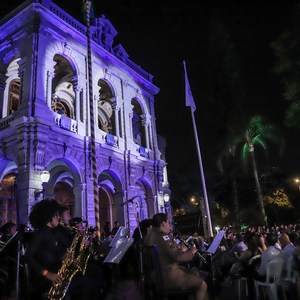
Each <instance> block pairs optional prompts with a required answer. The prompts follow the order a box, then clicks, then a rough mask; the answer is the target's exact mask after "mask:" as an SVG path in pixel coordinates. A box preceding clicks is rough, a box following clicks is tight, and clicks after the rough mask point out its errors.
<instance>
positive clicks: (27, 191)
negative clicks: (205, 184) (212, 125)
mask: <svg viewBox="0 0 300 300" xmlns="http://www.w3.org/2000/svg"><path fill="white" fill-rule="evenodd" d="M0 22H1V23H0V45H1V46H0V56H1V69H0V101H1V102H0V114H1V119H0V147H1V148H0V176H1V177H0V179H1V191H0V200H1V205H2V215H1V218H2V220H1V223H5V221H8V220H13V221H15V220H16V211H17V208H18V210H19V217H20V218H19V221H20V223H27V222H28V215H29V212H30V209H31V207H32V205H34V204H35V203H36V201H39V200H41V199H42V196H43V195H44V196H45V197H47V196H48V197H55V198H56V199H57V200H58V201H59V202H62V203H64V204H66V205H69V206H70V207H71V212H72V215H73V216H81V217H82V218H84V219H86V220H87V221H88V223H89V225H90V226H92V225H95V211H94V199H93V180H92V170H91V163H90V161H91V156H90V155H91V153H90V128H91V126H90V120H91V118H90V113H89V99H88V95H89V93H88V76H87V65H86V61H87V59H86V58H87V50H86V45H87V41H86V35H85V32H86V28H85V26H84V25H83V24H82V23H80V22H78V21H77V20H76V19H74V18H73V17H72V16H70V15H69V14H68V13H67V12H66V11H64V10H62V9H61V8H60V7H59V6H57V5H56V4H55V3H53V2H52V1H51V0H40V1H39V3H37V1H33V0H32V1H25V2H24V3H23V4H22V5H21V6H19V7H18V8H16V9H15V10H14V11H13V12H11V13H10V14H8V15H7V16H6V17H5V18H4V19H2V20H1V21H0ZM116 35H117V31H116V29H115V28H114V27H113V25H112V24H111V23H110V21H109V20H108V19H106V18H105V17H101V18H98V19H95V20H93V21H92V26H91V39H92V41H91V47H92V61H93V63H92V70H93V95H94V98H93V99H92V101H93V105H94V119H95V128H96V129H95V139H96V155H97V178H98V179H97V181H98V187H99V203H100V222H101V226H102V224H105V222H106V221H110V223H111V224H113V223H114V221H116V220H118V221H119V222H120V224H121V225H124V226H129V227H130V229H131V231H132V230H133V229H134V228H135V227H136V226H137V222H138V221H139V220H142V219H144V218H149V217H152V215H153V214H154V213H156V212H159V211H161V209H162V207H164V206H165V205H166V203H164V200H163V199H164V195H165V194H166V193H168V194H170V190H169V185H168V180H167V170H166V162H165V157H164V148H165V141H164V140H163V139H162V138H161V137H159V138H158V136H157V133H156V124H155V111H154V96H155V95H156V94H157V93H158V92H159V89H158V88H157V87H156V86H155V85H154V84H153V83H152V75H151V74H149V73H147V72H145V71H144V70H143V69H141V68H140V67H139V66H137V65H136V64H135V63H134V62H132V61H131V60H130V59H129V56H128V54H127V53H126V51H125V50H124V48H123V47H122V45H116V46H115V45H114V38H115V36H116ZM158 141H159V142H158ZM43 170H47V171H49V172H50V179H49V181H48V183H46V184H42V179H41V176H40V175H41V172H42V171H43ZM14 182H15V184H13V183H14ZM42 186H44V190H43V193H40V191H41V189H42ZM16 199H17V201H16ZM130 199H132V201H128V200H130ZM123 203H127V204H126V205H122V204H123Z"/></svg>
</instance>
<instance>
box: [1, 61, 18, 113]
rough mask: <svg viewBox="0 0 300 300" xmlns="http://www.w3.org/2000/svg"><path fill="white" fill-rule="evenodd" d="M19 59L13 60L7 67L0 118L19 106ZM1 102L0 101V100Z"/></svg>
mask: <svg viewBox="0 0 300 300" xmlns="http://www.w3.org/2000/svg"><path fill="white" fill-rule="evenodd" d="M19 60H20V59H19V58H17V59H14V60H13V61H11V62H10V64H9V65H8V66H7V72H6V74H5V75H6V78H7V79H6V81H5V90H4V95H3V102H2V103H3V106H2V109H3V110H2V117H6V116H7V115H10V114H12V113H13V112H15V111H17V110H18V108H19V106H20V100H21V99H20V85H21V83H20V77H19V65H18V61H19ZM1 100H2V99H1Z"/></svg>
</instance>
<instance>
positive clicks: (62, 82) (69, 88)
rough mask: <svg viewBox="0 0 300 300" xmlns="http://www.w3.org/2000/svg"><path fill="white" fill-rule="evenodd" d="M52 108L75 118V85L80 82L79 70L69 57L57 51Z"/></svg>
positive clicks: (54, 59) (54, 58)
mask: <svg viewBox="0 0 300 300" xmlns="http://www.w3.org/2000/svg"><path fill="white" fill-rule="evenodd" d="M53 61H54V62H55V65H54V76H53V79H52V97H51V108H52V109H53V110H54V111H55V112H57V113H58V114H61V115H65V116H67V117H69V118H71V119H74V118H75V87H76V86H77V84H78V77H77V70H76V68H75V65H74V64H73V62H72V60H71V59H69V57H67V56H65V55H63V54H59V53H56V54H55V55H54V56H53Z"/></svg>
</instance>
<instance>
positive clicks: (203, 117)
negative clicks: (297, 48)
mask: <svg viewBox="0 0 300 300" xmlns="http://www.w3.org/2000/svg"><path fill="white" fill-rule="evenodd" d="M14 1H15V2H20V1H16V0H12V1H10V4H3V3H1V8H2V6H4V5H6V6H8V5H13V4H12V3H13V2H14ZM1 2H2V1H1ZM55 2H56V3H58V2H59V0H57V1H55ZM75 2H77V3H80V1H78V0H77V1H75V0H72V1H69V0H64V1H61V3H63V5H64V6H68V4H69V3H72V4H71V5H70V9H71V8H72V9H73V10H74V4H75ZM246 2H247V3H246ZM297 2H298V1H296V0H295V1H287V0H285V1H279V0H278V1H262V0H259V1H256V0H253V1H240V0H239V1H238V0H236V1H224V0H223V1H211V0H206V1H195V0H192V1H190V0H186V1H182V0H181V1H179V0H172V1H170V0H160V1H157V0H152V1H140V0H127V1H123V0H119V1H116V0H115V1H114V0H110V1H108V0H95V4H96V12H97V14H98V15H100V14H104V15H105V16H106V18H108V19H109V20H110V21H111V22H112V24H113V25H114V26H115V28H116V30H117V31H118V36H117V38H116V40H115V42H116V43H115V44H117V43H121V44H122V45H123V47H124V48H125V50H126V51H127V53H128V54H129V56H130V59H131V60H133V61H134V62H135V63H136V64H138V65H140V66H141V67H142V68H143V69H144V70H146V71H148V72H149V73H151V74H152V75H154V84H155V85H157V86H158V87H159V88H160V92H159V94H158V95H157V96H156V98H155V99H156V100H155V102H156V104H155V105H156V121H157V129H158V133H159V134H161V135H163V136H165V137H166V140H167V152H166V156H167V157H166V159H167V162H168V173H169V181H170V187H171V189H172V192H173V197H174V198H175V197H179V198H180V197H187V196H189V195H192V194H194V193H199V190H201V180H200V172H199V163H198V158H197V152H196V146H195V140H194V133H193V127H192V120H191V113H190V109H189V108H187V107H185V95H184V73H183V66H182V61H183V60H186V63H187V68H188V76H189V80H190V85H191V89H192V92H193V96H194V99H195V102H196V106H197V110H196V112H195V118H196V121H197V127H198V135H199V142H200V147H201V153H202V160H203V167H204V172H205V174H206V177H207V180H208V181H210V178H213V177H214V175H215V174H216V172H217V168H216V159H217V149H218V146H219V144H220V143H219V142H220V140H221V139H222V128H223V127H224V124H222V123H221V122H218V119H217V118H216V117H215V116H216V108H215V107H214V106H213V105H212V103H211V99H212V95H211V94H212V93H213V92H214V91H212V90H210V89H209V88H208V87H209V86H211V85H212V84H211V82H212V81H214V80H215V79H216V78H217V77H218V73H217V72H216V74H215V78H214V77H213V76H212V74H209V72H210V70H211V65H210V64H211V63H212V62H213V59H212V58H211V57H210V59H208V57H209V55H210V53H211V49H210V48H209V46H208V45H209V43H208V41H209V39H210V30H209V24H210V21H211V19H212V18H213V17H216V16H217V18H218V19H219V21H220V22H221V23H222V24H223V26H224V27H225V28H226V30H227V33H228V36H229V40H230V42H231V43H232V45H234V49H235V53H236V56H237V59H238V61H239V67H240V69H241V72H242V73H243V76H244V77H243V78H244V81H245V94H246V96H245V101H244V108H245V110H247V112H248V114H249V115H251V114H256V113H259V114H262V115H263V116H264V117H265V118H266V119H267V120H268V121H269V122H272V123H276V124H277V125H278V126H280V127H281V128H282V129H283V130H284V135H285V138H286V141H287V147H286V152H285V155H284V156H283V157H281V158H278V157H277V156H276V155H275V154H274V153H275V152H276V151H277V150H276V149H275V148H274V149H273V148H270V150H271V151H270V152H271V157H270V159H269V164H270V165H273V164H274V165H276V166H278V167H280V168H282V170H283V171H286V172H290V174H291V175H292V174H293V175H294V174H296V173H297V171H298V165H299V164H298V161H297V148H298V143H297V139H298V136H299V133H297V132H296V131H295V130H291V129H288V130H287V129H285V128H284V127H283V117H284V110H285V108H286V107H287V103H286V102H285V101H284V100H283V99H282V96H281V89H280V85H279V81H278V79H277V77H276V76H275V75H274V74H273V73H272V67H273V65H274V61H275V60H274V56H273V52H272V50H271V48H270V43H271V41H272V40H274V38H276V37H277V36H278V35H279V34H280V33H281V32H282V30H284V29H285V28H286V26H288V24H289V22H290V19H291V15H292V12H293V11H294V5H295V3H297ZM208 74H209V75H208ZM224 101H225V100H224ZM223 105H224V106H226V105H227V103H223ZM230 105H231V104H230V103H228V109H229V110H230V109H231V107H230ZM189 180H190V181H191V182H190V185H189V184H188V183H187V182H186V181H189ZM212 184H213V183H212ZM210 185H211V184H210V183H209V184H208V189H209V188H210Z"/></svg>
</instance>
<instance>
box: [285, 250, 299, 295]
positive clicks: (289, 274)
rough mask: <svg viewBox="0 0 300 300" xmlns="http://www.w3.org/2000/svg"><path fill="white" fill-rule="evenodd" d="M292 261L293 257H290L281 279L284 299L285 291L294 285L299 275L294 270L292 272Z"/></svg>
mask: <svg viewBox="0 0 300 300" xmlns="http://www.w3.org/2000/svg"><path fill="white" fill-rule="evenodd" d="M293 261H294V256H293V255H291V256H290V257H289V258H288V260H287V264H286V274H285V276H284V277H283V278H282V288H283V294H284V299H287V290H288V288H289V287H290V286H291V285H294V284H296V281H297V278H298V276H299V273H298V272H297V271H295V270H293Z"/></svg>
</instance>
